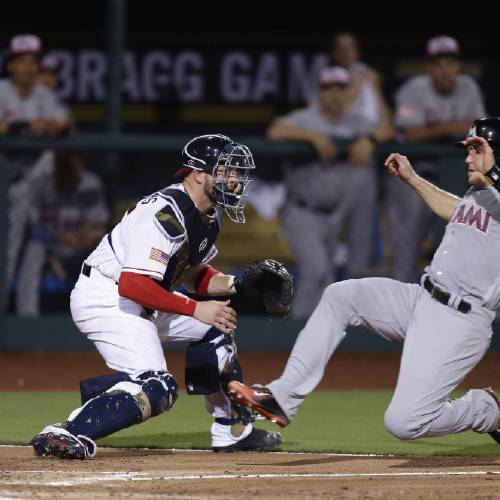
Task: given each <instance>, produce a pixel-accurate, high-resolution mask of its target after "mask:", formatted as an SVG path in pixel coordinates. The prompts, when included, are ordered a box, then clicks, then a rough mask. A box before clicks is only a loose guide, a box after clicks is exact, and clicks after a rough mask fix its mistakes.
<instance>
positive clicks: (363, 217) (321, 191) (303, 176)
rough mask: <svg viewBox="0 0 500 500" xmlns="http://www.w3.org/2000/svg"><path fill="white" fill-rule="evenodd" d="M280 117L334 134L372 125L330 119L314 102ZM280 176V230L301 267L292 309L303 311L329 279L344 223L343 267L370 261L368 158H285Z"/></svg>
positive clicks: (372, 197) (372, 195) (352, 117)
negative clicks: (283, 194)
mask: <svg viewBox="0 0 500 500" xmlns="http://www.w3.org/2000/svg"><path fill="white" fill-rule="evenodd" d="M283 119H284V120H286V121H287V122H290V123H292V124H294V125H296V126H298V127H300V128H303V129H307V130H315V131H318V132H321V133H323V134H325V135H327V136H329V137H332V138H333V139H334V140H335V139H344V140H353V139H356V138H358V137H363V136H367V135H369V133H370V132H371V131H372V127H373V124H371V125H370V124H369V123H367V121H366V120H364V119H363V118H362V117H360V116H359V115H357V114H354V113H350V112H345V113H344V114H343V115H342V116H341V117H340V118H339V119H338V121H336V122H331V121H329V120H327V119H326V118H325V117H324V116H323V115H322V114H321V112H320V111H319V109H318V108H317V107H316V106H310V107H307V108H304V109H300V110H297V111H295V112H292V113H291V114H289V115H287V116H286V117H283ZM284 181H285V186H286V190H287V202H286V205H285V209H284V212H283V218H282V223H283V232H284V235H285V237H286V239H287V240H288V242H289V243H290V246H291V248H292V250H293V253H294V255H295V258H296V260H297V264H298V266H299V270H300V271H301V275H300V281H299V283H298V287H297V293H296V295H295V299H294V308H293V313H294V315H295V316H296V317H306V316H308V315H309V314H310V313H311V312H312V311H313V309H314V307H315V306H316V304H317V303H318V301H319V298H320V296H321V292H322V291H323V290H324V288H325V286H326V285H327V284H328V283H330V282H331V281H333V279H334V269H333V268H334V265H333V258H334V256H335V251H336V243H337V238H338V233H339V230H340V229H341V228H342V226H343V224H344V223H346V222H347V223H348V224H349V262H348V265H349V268H350V269H351V270H353V271H355V270H357V269H364V268H366V267H367V266H368V265H369V264H370V258H371V255H372V227H373V215H374V209H375V201H376V195H377V186H376V174H375V170H374V167H373V165H371V164H370V165H355V166H353V165H351V164H350V163H347V161H346V160H345V159H338V160H335V161H334V162H331V163H325V162H323V163H322V162H320V161H319V160H314V161H311V162H308V163H306V164H301V165H298V166H297V165H290V164H288V165H287V166H286V167H285V178H284ZM360 193H362V196H360Z"/></svg>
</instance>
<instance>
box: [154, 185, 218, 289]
mask: <svg viewBox="0 0 500 500" xmlns="http://www.w3.org/2000/svg"><path fill="white" fill-rule="evenodd" d="M160 194H161V195H162V196H163V197H168V198H170V200H172V199H173V201H174V202H175V204H176V205H177V208H178V210H179V212H181V213H182V215H183V216H184V227H183V225H182V224H181V221H179V220H178V217H177V215H176V214H175V212H174V211H173V210H172V208H171V207H170V206H168V205H167V206H166V207H164V208H162V209H161V210H160V211H159V212H158V213H157V214H156V218H157V220H158V221H159V222H160V223H161V225H162V226H163V228H164V229H165V231H166V232H167V234H169V235H170V236H172V237H173V238H176V237H178V238H184V233H186V238H185V241H184V243H183V245H182V246H181V248H180V249H179V250H178V251H177V252H176V253H175V254H174V255H172V256H171V257H170V259H169V261H168V265H167V270H166V271H165V274H164V276H163V281H162V282H161V286H162V287H163V288H164V289H166V290H168V291H170V292H171V291H173V290H175V288H176V286H177V285H178V284H179V283H180V282H182V278H183V275H184V273H185V271H187V270H188V269H189V268H190V267H193V266H196V265H197V264H200V263H201V262H203V260H204V259H205V258H206V256H207V255H208V253H209V252H210V250H211V249H212V245H213V244H214V243H215V241H216V239H217V236H218V235H219V231H220V224H221V215H220V212H218V211H216V212H215V216H211V217H209V216H207V215H201V214H200V212H199V211H198V209H197V208H196V206H195V204H194V203H193V201H192V200H191V198H190V197H189V195H188V194H187V193H185V192H184V191H181V190H180V189H175V188H165V189H163V190H162V191H160ZM170 200H169V201H170Z"/></svg>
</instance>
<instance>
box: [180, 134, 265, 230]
mask: <svg viewBox="0 0 500 500" xmlns="http://www.w3.org/2000/svg"><path fill="white" fill-rule="evenodd" d="M254 168H255V164H254V161H253V156H252V153H251V152H250V150H249V149H248V148H247V146H244V145H243V144H238V143H237V142H234V141H233V140H232V139H230V138H229V137H227V136H225V135H222V134H214V135H200V136H199V137H195V138H194V139H191V140H190V141H189V142H188V143H187V144H186V145H185V146H184V149H183V150H182V168H181V169H180V170H179V171H178V172H177V174H176V175H178V176H180V175H186V174H188V173H189V172H190V171H191V170H203V171H204V172H207V173H208V174H210V175H212V176H213V178H214V179H213V186H214V190H213V199H214V201H215V203H217V204H218V205H220V206H221V207H223V208H224V210H225V212H226V213H227V215H228V216H229V218H230V219H231V220H233V221H234V222H245V215H244V213H243V209H244V207H245V204H246V200H247V197H248V190H249V187H250V183H251V182H252V181H251V179H250V170H252V169H254Z"/></svg>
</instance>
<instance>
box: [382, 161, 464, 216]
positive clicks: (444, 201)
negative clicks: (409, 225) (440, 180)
mask: <svg viewBox="0 0 500 500" xmlns="http://www.w3.org/2000/svg"><path fill="white" fill-rule="evenodd" d="M384 165H385V166H386V167H387V170H389V173H390V174H391V175H394V176H395V177H399V178H400V179H401V180H402V181H403V182H405V183H406V184H408V185H409V186H410V187H411V188H413V189H414V190H415V191H416V192H417V193H418V194H419V196H420V197H421V198H422V199H423V200H424V201H425V203H427V205H429V207H430V208H431V210H432V211H433V212H434V213H436V214H437V215H439V217H441V218H442V219H444V220H446V221H449V220H450V219H451V216H452V215H453V211H454V210H455V204H456V202H457V200H459V199H460V198H458V197H457V196H455V195H454V194H451V193H448V192H446V191H443V190H442V189H439V188H438V187H437V186H434V184H431V183H430V182H429V181H426V180H425V179H423V178H422V177H420V176H419V175H417V174H416V172H415V170H414V169H413V167H412V165H411V163H410V162H409V161H408V158H407V157H406V156H403V155H400V154H399V153H391V154H390V155H389V156H388V157H387V159H386V160H385V162H384Z"/></svg>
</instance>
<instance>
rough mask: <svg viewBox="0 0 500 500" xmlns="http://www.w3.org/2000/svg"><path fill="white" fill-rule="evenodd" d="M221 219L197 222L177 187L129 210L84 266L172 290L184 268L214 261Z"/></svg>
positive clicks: (191, 205) (190, 204)
mask: <svg viewBox="0 0 500 500" xmlns="http://www.w3.org/2000/svg"><path fill="white" fill-rule="evenodd" d="M220 224H221V216H220V212H219V211H217V210H216V211H215V215H214V217H212V218H207V217H202V216H201V215H200V213H199V212H198V210H197V209H196V207H195V205H194V203H193V202H192V200H191V198H190V197H189V196H188V194H187V193H186V191H185V190H184V188H183V186H182V184H174V185H172V186H169V187H167V188H165V189H163V190H162V191H158V192H156V193H153V194H152V195H151V196H148V197H147V198H144V199H142V200H141V201H139V202H138V203H137V204H136V205H135V206H132V207H130V208H129V209H128V210H127V212H126V213H125V215H124V216H123V218H122V220H121V221H120V222H119V223H118V224H117V225H116V226H115V227H114V228H113V230H112V231H110V232H109V233H108V234H107V235H106V236H104V238H103V239H102V240H101V242H100V243H99V245H98V247H97V248H96V249H95V250H94V251H93V252H92V253H91V254H90V255H89V257H88V258H87V259H86V261H85V262H86V263H87V264H88V265H89V266H91V267H94V268H96V269H98V270H99V271H100V273H101V274H103V275H104V276H106V277H108V278H111V279H112V280H114V281H115V282H118V281H119V278H120V273H121V272H122V270H123V271H126V272H133V273H138V274H144V275H147V276H151V277H152V278H154V279H155V280H157V281H160V282H162V286H164V287H165V288H166V289H169V290H172V289H174V288H175V285H176V284H178V283H179V282H181V281H182V280H181V277H182V275H183V272H184V271H185V270H187V269H188V268H189V267H191V266H194V265H196V264H199V263H201V262H203V263H206V262H209V261H210V260H211V259H213V258H214V257H215V255H216V254H217V249H216V248H215V246H214V242H215V239H216V238H217V235H218V233H219V229H220Z"/></svg>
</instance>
